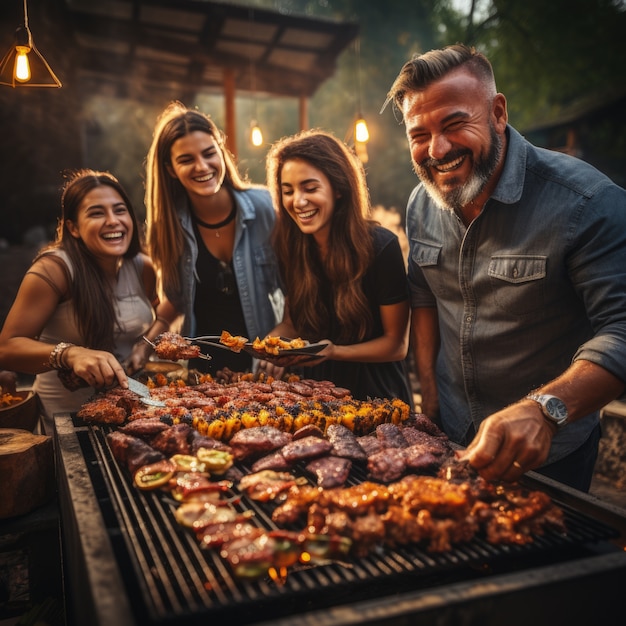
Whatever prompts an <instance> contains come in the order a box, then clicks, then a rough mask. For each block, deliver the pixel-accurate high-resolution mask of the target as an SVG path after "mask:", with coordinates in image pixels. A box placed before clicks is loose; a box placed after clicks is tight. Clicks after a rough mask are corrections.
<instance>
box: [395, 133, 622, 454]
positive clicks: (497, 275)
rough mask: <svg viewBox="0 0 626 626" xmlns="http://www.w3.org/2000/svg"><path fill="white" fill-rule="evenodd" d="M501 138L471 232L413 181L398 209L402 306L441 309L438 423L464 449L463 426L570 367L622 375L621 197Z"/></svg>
mask: <svg viewBox="0 0 626 626" xmlns="http://www.w3.org/2000/svg"><path fill="white" fill-rule="evenodd" d="M507 134H508V149H507V155H506V162H505V166H504V170H503V172H502V176H501V178H500V180H499V182H498V185H497V187H496V189H495V191H494V193H493V195H492V196H491V198H490V200H489V201H488V202H487V204H486V206H485V208H484V210H483V211H482V213H481V214H480V215H479V216H478V217H477V218H476V219H475V220H474V221H473V222H472V224H470V226H469V227H468V228H466V227H465V226H464V225H463V222H462V221H461V220H460V219H459V218H458V217H457V216H456V215H455V214H454V213H453V212H450V211H444V210H441V209H439V208H437V207H436V205H435V204H434V203H433V202H432V201H431V200H430V198H429V196H428V194H427V193H426V191H425V189H424V188H423V187H422V186H421V185H419V186H418V187H416V188H415V190H414V191H413V193H412V194H411V197H410V199H409V203H408V207H407V234H408V237H409V241H410V254H409V283H410V287H411V304H412V307H414V308H416V307H434V306H436V307H437V309H438V317H439V325H440V335H441V349H440V352H439V356H438V361H437V381H438V386H439V400H440V406H441V419H442V422H443V425H444V428H445V430H446V432H447V433H448V435H449V436H450V438H451V439H452V440H454V441H457V442H459V443H462V444H465V445H466V444H467V443H469V442H468V441H467V439H468V429H469V426H470V424H471V423H472V422H473V424H474V426H475V428H476V429H477V428H478V425H479V424H480V422H481V421H482V420H483V419H484V418H485V417H487V416H489V415H490V414H492V413H494V412H496V411H498V410H500V409H502V408H503V407H505V406H507V405H509V404H511V403H513V402H516V401H517V400H519V399H520V398H522V397H523V396H525V395H526V394H527V393H528V392H530V391H532V390H533V389H536V388H537V387H539V386H541V385H543V384H545V383H547V382H548V381H550V380H552V379H554V378H555V377H556V376H558V375H559V374H561V373H562V372H563V371H565V370H566V369H567V368H568V366H569V365H570V364H571V362H572V361H573V360H576V359H586V360H588V361H591V362H593V363H596V364H598V365H601V366H602V367H604V368H605V369H607V370H608V371H610V372H612V373H613V374H614V375H615V376H617V377H618V378H621V379H622V380H624V379H625V377H626V192H625V191H624V190H623V189H622V188H620V187H618V186H617V185H615V184H614V183H612V182H611V181H610V180H609V179H608V178H607V177H606V176H604V175H603V174H601V173H600V172H598V171H597V170H595V169H594V168H592V167H591V166H590V165H588V164H587V163H585V162H583V161H580V160H578V159H575V158H572V157H568V156H566V155H563V154H560V153H556V152H551V151H548V150H544V149H541V148H536V147H534V146H532V145H531V144H530V143H528V142H527V141H526V140H525V139H524V138H523V137H522V136H521V135H520V134H519V133H518V132H517V131H515V130H514V129H513V128H511V127H508V128H507ZM597 422H598V413H593V414H592V415H589V416H588V417H586V418H584V419H582V420H578V421H576V422H574V423H572V424H569V425H567V426H566V427H564V428H563V429H562V430H560V431H559V432H558V434H557V435H556V436H555V437H554V440H553V444H552V448H551V451H550V456H549V458H548V460H547V462H546V463H551V462H554V461H556V460H558V459H560V458H562V457H564V456H566V455H567V454H569V453H570V452H572V451H573V450H574V449H576V448H577V447H579V446H580V445H581V444H582V443H583V442H584V441H585V439H586V438H587V437H588V435H589V433H590V432H591V430H592V429H593V428H594V426H595V425H596V424H597ZM470 433H471V431H470Z"/></svg>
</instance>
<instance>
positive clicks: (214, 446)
mask: <svg viewBox="0 0 626 626" xmlns="http://www.w3.org/2000/svg"><path fill="white" fill-rule="evenodd" d="M187 441H188V442H189V449H190V451H191V454H195V453H196V452H198V450H199V449H200V448H206V449H208V450H222V451H224V452H230V451H231V449H230V446H229V445H228V444H225V443H224V442H223V441H219V440H218V439H214V438H213V437H207V436H206V435H201V434H200V433H199V432H198V431H197V430H195V429H194V428H192V429H191V431H190V432H189V436H188V438H187Z"/></svg>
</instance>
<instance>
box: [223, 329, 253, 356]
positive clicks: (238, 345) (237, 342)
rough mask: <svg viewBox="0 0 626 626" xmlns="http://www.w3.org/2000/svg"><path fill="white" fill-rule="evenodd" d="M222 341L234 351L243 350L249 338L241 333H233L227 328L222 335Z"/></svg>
mask: <svg viewBox="0 0 626 626" xmlns="http://www.w3.org/2000/svg"><path fill="white" fill-rule="evenodd" d="M220 343H223V344H224V345H225V346H226V347H227V348H230V349H231V350H232V351H233V352H241V351H242V350H243V348H244V346H245V345H246V344H247V343H248V338H247V337H242V336H241V335H231V334H230V333H229V332H228V331H227V330H223V331H222V334H221V335H220Z"/></svg>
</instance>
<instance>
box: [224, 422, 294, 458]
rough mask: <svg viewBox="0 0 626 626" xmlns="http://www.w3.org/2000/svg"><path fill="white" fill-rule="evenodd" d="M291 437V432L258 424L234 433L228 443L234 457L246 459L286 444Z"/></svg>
mask: <svg viewBox="0 0 626 626" xmlns="http://www.w3.org/2000/svg"><path fill="white" fill-rule="evenodd" d="M291 439H292V436H291V433H286V432H283V431H281V430H278V428H274V427H273V426H259V427H258V428H245V429H243V430H240V431H239V432H237V433H235V434H234V435H233V437H232V438H231V440H230V442H229V445H230V447H231V448H232V451H233V455H234V457H235V458H236V459H239V460H242V459H247V458H249V457H251V456H258V455H259V454H262V453H264V452H272V451H273V450H276V449H277V448H281V447H283V446H284V445H286V444H288V443H289V442H290V441H291Z"/></svg>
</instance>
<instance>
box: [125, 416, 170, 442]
mask: <svg viewBox="0 0 626 626" xmlns="http://www.w3.org/2000/svg"><path fill="white" fill-rule="evenodd" d="M168 428H170V426H168V425H167V424H166V423H165V422H162V421H161V420H160V419H158V418H156V417H142V418H140V419H136V420H133V421H132V422H128V424H126V425H125V426H121V427H120V428H119V429H118V430H119V432H121V433H124V434H126V435H132V436H133V437H141V439H145V440H148V441H149V440H150V439H152V437H154V436H156V435H158V434H159V433H160V432H163V431H164V430H167V429H168Z"/></svg>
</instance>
